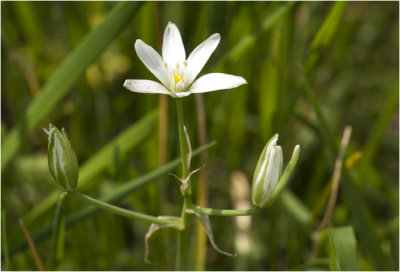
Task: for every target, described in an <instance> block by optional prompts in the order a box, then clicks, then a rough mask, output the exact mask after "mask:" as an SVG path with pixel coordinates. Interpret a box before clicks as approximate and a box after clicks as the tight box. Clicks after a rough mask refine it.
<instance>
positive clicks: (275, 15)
mask: <svg viewBox="0 0 400 272" xmlns="http://www.w3.org/2000/svg"><path fill="white" fill-rule="evenodd" d="M294 4H295V2H288V3H286V4H284V5H280V6H279V7H278V8H276V9H275V10H274V11H272V12H271V13H268V14H267V16H265V17H264V19H263V21H262V23H261V25H260V27H259V28H257V29H255V30H254V31H253V32H252V33H250V34H248V35H247V36H245V37H244V38H243V39H241V40H240V41H239V42H238V43H237V45H236V46H235V47H233V48H232V49H231V50H229V52H228V53H226V54H225V55H224V56H223V57H222V58H221V59H220V60H219V61H218V62H217V63H216V64H215V66H214V67H213V68H211V70H216V69H215V68H218V67H220V66H221V65H223V64H224V63H225V62H227V61H228V60H232V61H234V62H235V61H237V60H238V59H239V58H240V57H241V56H243V54H244V53H245V52H246V51H247V50H249V49H250V48H251V46H253V45H254V44H255V42H256V40H257V37H258V36H259V35H260V34H262V33H264V32H265V31H267V30H269V29H271V27H273V26H274V25H275V24H276V23H277V22H278V21H279V20H280V19H281V18H282V17H283V15H285V14H286V13H287V12H288V11H289V10H290V8H291V7H293V6H294Z"/></svg>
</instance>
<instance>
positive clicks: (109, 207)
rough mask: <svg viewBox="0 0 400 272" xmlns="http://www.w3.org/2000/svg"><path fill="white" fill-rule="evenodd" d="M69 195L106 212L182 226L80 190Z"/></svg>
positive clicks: (173, 221)
mask: <svg viewBox="0 0 400 272" xmlns="http://www.w3.org/2000/svg"><path fill="white" fill-rule="evenodd" d="M68 193H69V194H70V195H72V196H73V197H75V198H77V199H79V200H80V201H82V202H85V203H87V204H90V205H93V206H95V207H97V208H100V209H103V210H106V211H108V212H112V213H115V214H119V215H122V216H125V217H128V218H133V219H139V220H143V221H146V222H149V223H155V224H160V225H175V226H177V227H179V228H181V227H182V224H181V223H180V222H179V221H178V220H170V219H161V218H158V217H155V216H151V215H147V214H143V213H139V212H134V211H130V210H127V209H123V208H120V207H118V206H114V205H111V204H108V203H106V202H103V201H100V200H97V199H94V198H91V197H90V196H87V195H84V194H81V193H80V192H78V191H76V190H74V191H69V192H68Z"/></svg>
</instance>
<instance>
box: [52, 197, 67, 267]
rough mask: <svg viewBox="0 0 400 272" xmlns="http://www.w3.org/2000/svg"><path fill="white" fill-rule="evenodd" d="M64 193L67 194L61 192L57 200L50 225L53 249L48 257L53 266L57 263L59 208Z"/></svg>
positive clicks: (60, 207)
mask: <svg viewBox="0 0 400 272" xmlns="http://www.w3.org/2000/svg"><path fill="white" fill-rule="evenodd" d="M66 195H67V192H63V193H61V195H60V198H59V199H58V202H57V208H56V214H55V215H54V219H53V226H52V235H53V251H52V256H51V258H50V259H49V262H50V263H51V265H53V266H55V265H56V263H57V260H56V252H57V248H58V243H59V239H58V237H59V233H60V222H61V209H62V204H63V201H64V198H65V196H66Z"/></svg>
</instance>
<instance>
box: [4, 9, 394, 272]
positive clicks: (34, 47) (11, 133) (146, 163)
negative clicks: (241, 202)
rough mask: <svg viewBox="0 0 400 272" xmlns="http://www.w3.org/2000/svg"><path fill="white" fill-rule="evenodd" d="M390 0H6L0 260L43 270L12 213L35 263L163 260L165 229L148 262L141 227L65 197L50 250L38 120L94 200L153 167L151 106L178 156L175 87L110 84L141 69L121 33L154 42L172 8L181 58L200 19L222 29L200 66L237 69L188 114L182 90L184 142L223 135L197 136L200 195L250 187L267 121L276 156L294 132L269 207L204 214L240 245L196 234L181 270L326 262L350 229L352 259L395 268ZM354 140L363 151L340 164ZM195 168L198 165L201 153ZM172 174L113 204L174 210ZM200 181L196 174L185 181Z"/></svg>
mask: <svg viewBox="0 0 400 272" xmlns="http://www.w3.org/2000/svg"><path fill="white" fill-rule="evenodd" d="M398 5H399V3H398V2H350V3H345V2H341V3H336V2H292V3H286V2H214V3H212V2H160V3H156V2H143V3H138V2H130V3H123V4H121V3H116V2H84V3H81V2H71V3H67V2H35V3H34V2H2V3H1V40H2V43H1V50H2V58H1V67H2V69H1V78H2V80H1V90H2V96H1V98H2V99H1V113H2V114H1V115H2V118H1V120H2V121H1V135H2V169H1V171H2V180H1V181H2V182H1V188H2V190H1V192H2V193H1V204H2V205H1V207H2V208H1V210H2V232H1V233H2V237H1V238H2V269H6V270H8V269H9V270H37V269H38V268H37V266H36V265H35V262H34V258H33V257H32V251H31V250H30V249H29V247H28V246H27V243H26V240H25V238H24V236H23V232H22V230H21V228H20V225H19V224H18V220H19V219H23V220H24V222H25V226H26V228H27V229H28V231H29V232H30V233H31V235H32V237H33V239H34V240H35V245H36V249H37V252H38V254H39V256H40V257H41V259H42V261H43V263H44V267H45V268H46V269H60V270H168V269H172V268H173V267H174V254H175V248H176V245H175V238H176V237H175V236H176V232H175V231H173V230H162V231H160V232H159V233H156V234H155V235H154V236H152V237H151V239H150V240H149V244H150V255H149V259H150V260H151V261H152V264H146V263H144V261H143V258H144V236H145V233H146V231H147V228H148V224H147V223H143V222H139V221H132V220H130V219H125V218H121V217H119V216H115V215H112V214H108V213H106V212H102V211H100V212H97V213H89V212H88V213H85V211H84V209H82V208H83V205H82V204H81V203H78V202H77V201H76V200H75V199H70V198H69V197H66V198H65V199H64V201H63V205H62V208H61V217H62V218H63V219H61V220H60V222H61V226H64V227H62V228H61V230H60V232H59V233H60V235H58V243H57V247H56V249H55V248H54V247H53V242H54V239H55V237H56V236H55V235H54V234H53V235H52V233H51V225H50V224H51V223H52V222H53V219H54V215H55V211H56V205H55V204H56V202H57V199H58V197H59V195H60V194H61V192H60V191H59V189H58V188H57V187H56V186H55V183H54V182H53V180H52V179H51V176H50V174H49V172H48V168H47V136H46V135H45V133H44V132H43V131H42V129H41V128H42V127H47V126H48V123H49V122H51V123H53V124H54V125H56V126H58V127H60V128H61V127H65V128H66V131H67V132H68V134H69V136H70V138H71V142H72V145H73V147H74V149H75V151H76V154H77V157H78V161H79V164H80V166H81V168H80V190H82V191H85V192H86V193H88V194H89V195H91V196H95V197H109V199H111V198H112V197H111V196H110V194H112V193H113V192H115V191H116V188H120V186H123V185H124V184H127V183H128V182H131V181H135V179H137V178H139V177H142V176H143V175H144V174H146V173H147V172H150V171H153V170H156V169H157V168H158V167H159V166H160V165H159V162H160V159H159V152H160V151H159V149H160V147H159V129H158V127H159V115H160V114H162V116H165V115H166V114H168V125H167V131H163V132H164V133H166V137H167V145H166V147H165V148H166V161H167V162H168V161H171V160H173V159H175V158H177V157H178V156H179V152H178V137H177V135H178V134H177V122H176V113H175V105H174V103H173V102H174V101H173V99H171V98H168V103H169V107H168V108H167V112H165V110H162V111H161V113H159V107H160V106H159V105H160V97H159V96H157V95H144V94H136V93H131V92H129V91H127V90H126V89H124V88H123V87H122V84H123V81H124V80H125V79H128V78H136V79H141V78H145V79H154V77H153V76H152V75H151V73H150V72H149V71H147V69H146V68H145V66H144V65H143V64H142V63H141V61H140V60H139V59H138V57H137V56H136V53H135V52H134V48H133V44H134V42H135V40H136V39H138V38H140V39H142V40H143V41H145V42H146V43H147V44H149V45H151V46H152V47H154V48H156V49H157V50H158V48H159V46H160V36H159V35H160V33H162V31H163V30H164V28H165V26H166V24H167V22H168V21H172V22H174V23H175V24H177V26H178V27H179V29H180V30H181V34H182V37H183V42H184V44H185V47H186V51H187V55H189V53H190V52H191V50H193V49H194V48H195V46H196V45H198V44H199V43H200V42H201V41H203V40H204V39H206V38H207V37H208V36H210V35H211V34H212V33H216V32H218V33H220V34H221V36H222V39H221V43H220V45H219V46H218V48H217V50H216V51H215V52H214V54H213V55H212V57H211V58H210V60H209V61H208V63H207V64H206V67H205V69H204V70H203V72H202V73H203V74H204V73H205V72H211V71H212V72H215V71H218V72H225V73H230V74H235V75H240V76H243V77H244V78H245V79H246V80H247V82H248V84H247V85H245V86H242V87H240V88H237V89H234V90H226V91H219V92H214V93H209V94H204V95H203V97H202V99H203V102H204V117H205V123H204V122H200V123H199V121H198V113H199V111H200V115H201V112H202V111H201V105H200V104H199V101H198V100H199V99H200V100H201V98H199V97H195V96H194V95H192V96H189V97H188V98H184V99H183V100H184V110H185V122H186V125H187V127H188V130H189V134H190V137H191V141H192V146H193V147H194V148H195V147H198V146H200V145H201V144H200V143H199V141H200V138H201V137H200V136H199V133H198V131H199V126H200V127H201V128H202V129H203V130H205V131H206V141H207V142H209V141H211V140H216V141H217V143H218V144H217V145H216V146H214V147H212V148H211V149H209V150H208V154H207V157H208V159H207V166H206V168H205V170H203V171H204V172H203V175H204V176H205V177H206V179H207V180H208V185H209V186H208V206H210V207H214V208H232V207H235V205H236V204H237V203H236V202H235V201H236V200H235V199H236V198H235V197H231V192H232V195H233V192H234V191H235V190H239V192H242V195H243V196H242V198H244V199H246V190H247V189H248V187H249V186H251V184H250V182H251V180H252V175H253V170H254V168H255V165H256V162H257V160H258V156H259V154H260V152H261V150H262V148H263V147H264V144H265V143H266V141H267V140H268V139H269V138H270V137H271V136H272V135H273V134H275V133H279V134H280V139H279V143H280V144H281V145H282V147H283V152H284V158H286V161H287V160H288V158H289V156H290V155H291V152H292V150H293V147H294V146H295V145H296V144H300V145H301V155H300V159H299V163H298V165H297V167H296V171H295V175H294V177H293V178H292V180H291V182H290V183H289V187H290V188H289V190H287V191H286V192H285V193H284V194H283V195H282V197H281V198H280V200H279V201H278V202H277V203H276V204H275V205H274V206H272V207H271V208H269V209H267V210H263V211H262V212H261V213H259V214H257V215H255V216H253V217H251V219H246V220H247V221H246V222H245V223H243V222H242V223H240V222H239V221H238V220H235V219H233V218H226V217H219V218H211V223H212V225H213V230H214V234H215V238H216V242H217V244H218V245H219V246H220V247H221V248H222V249H224V250H228V251H230V252H238V253H239V256H238V257H236V258H230V257H226V256H224V255H221V254H219V253H217V252H216V251H215V250H213V249H212V248H211V247H210V245H209V243H207V252H206V255H205V261H201V260H200V261H199V260H198V259H199V258H200V257H198V256H199V255H200V252H199V251H198V249H197V248H198V247H192V248H191V249H190V254H191V258H192V259H191V260H190V262H191V263H192V264H193V266H192V267H193V269H194V268H197V269H207V270H239V269H240V270H309V269H319V270H329V269H334V268H335V266H333V265H332V262H334V261H332V259H330V258H333V259H334V260H339V263H340V262H341V260H343V259H341V258H343V257H341V256H340V252H338V250H336V254H335V253H334V251H335V250H332V248H330V247H329V245H332V244H334V245H337V244H335V243H339V244H340V243H344V244H346V243H349V241H350V242H351V245H352V246H354V245H355V249H354V252H353V253H355V254H353V255H354V256H352V258H353V260H351V261H354V263H355V264H350V266H349V267H350V268H352V269H355V270H356V269H360V270H398V269H399V259H398V257H399V245H398V241H399V236H398V235H399V233H398V231H399V226H398V224H399V218H398V215H399V193H398V192H399V187H398V179H399V176H398V175H399V155H398V154H399V153H398V152H399V151H398V150H399V133H398V132H399V127H398V124H399V118H398V117H399V112H398V100H399V97H398V95H399V88H398V75H399V62H398V61H399V55H398V53H399V44H398V41H399V36H398V34H399V28H398V26H399V6H398ZM346 125H350V126H351V127H352V128H353V133H352V137H351V140H350V144H349V146H348V147H347V149H346V153H345V156H344V159H345V160H347V162H348V164H347V166H345V167H344V169H343V172H342V177H341V183H340V187H339V194H338V199H337V204H336V208H335V211H334V214H333V218H332V220H331V224H330V226H329V230H328V231H327V232H326V235H329V239H331V240H329V239H325V240H324V239H323V237H321V243H320V249H319V250H318V252H317V253H315V252H313V237H314V234H315V231H316V230H317V228H318V226H319V223H320V221H321V219H322V217H323V213H324V211H325V206H326V202H327V198H328V195H329V184H330V179H331V177H332V173H333V168H334V163H335V159H336V156H337V152H338V147H339V142H340V138H341V136H342V133H343V130H344V127H345V126H346ZM161 148H162V147H161ZM356 152H362V157H361V158H359V159H358V160H357V161H354V163H351V158H355V157H354V154H356ZM358 154H359V153H358ZM349 158H350V160H348V159H349ZM192 165H193V168H196V167H197V166H200V165H201V162H200V160H199V159H198V158H196V159H194V160H193V163H192ZM173 171H175V170H173V169H170V170H168V169H167V170H166V171H164V172H163V173H161V174H163V175H161V174H158V175H155V176H152V177H150V178H149V180H148V181H146V182H147V183H148V184H147V185H146V186H142V187H141V188H140V190H137V191H136V187H134V188H133V187H132V188H133V189H131V190H130V191H129V193H126V192H127V191H125V195H123V196H122V194H121V195H119V197H115V198H114V199H113V201H114V202H116V203H117V204H118V205H121V206H124V207H128V208H131V209H134V210H137V211H142V212H146V213H149V214H153V215H158V214H171V215H177V214H179V210H180V203H181V196H180V193H179V186H178V185H177V182H176V180H174V178H173V177H171V176H169V175H167V174H166V173H167V172H173ZM198 178H199V176H198V175H195V176H194V177H193V180H192V182H193V184H194V189H195V192H194V195H196V190H197V188H198V186H199V184H198V183H199V181H198ZM203 179H204V177H203ZM238 180H239V181H238ZM153 181H154V182H153ZM235 184H236V185H235ZM237 184H240V185H237ZM134 186H136V185H134ZM235 186H236V187H235ZM238 186H239V187H238ZM138 187H139V186H138ZM238 188H239V189H238ZM133 191H135V192H133ZM110 201H111V200H110ZM77 211H78V213H77ZM79 212H81V215H79ZM79 216H80V217H79ZM193 222H194V221H193ZM243 224H244V225H245V227H243ZM246 224H247V225H246ZM249 224H251V226H250V227H249V226H248V225H249ZM246 226H247V227H246ZM340 227H344V228H340ZM63 228H64V230H63ZM338 237H339V238H338ZM342 240H343V241H342ZM329 241H331V242H329ZM332 241H333V242H332ZM198 243H199V241H197V240H193V244H194V245H197V244H198ZM200 243H201V242H200ZM325 244H326V245H325ZM195 248H196V249H195ZM200 248H201V247H200ZM337 248H340V247H339V246H337V247H336V249H337ZM345 255H346V254H345ZM347 255H349V254H347ZM350 255H351V254H350ZM332 256H333V257H332ZM335 258H336V259H335ZM195 262H196V267H194V263H195ZM198 262H200V264H198ZM340 267H341V268H342V269H343V268H344V267H345V266H339V269H340ZM336 268H337V267H336Z"/></svg>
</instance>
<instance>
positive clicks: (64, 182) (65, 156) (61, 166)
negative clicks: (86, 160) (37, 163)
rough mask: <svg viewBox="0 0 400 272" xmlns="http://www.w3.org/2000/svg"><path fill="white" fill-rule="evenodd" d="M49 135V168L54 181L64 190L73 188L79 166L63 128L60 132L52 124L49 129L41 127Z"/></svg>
mask: <svg viewBox="0 0 400 272" xmlns="http://www.w3.org/2000/svg"><path fill="white" fill-rule="evenodd" d="M43 130H44V131H45V132H46V134H47V135H48V136H49V146H48V160H49V170H50V173H51V175H52V176H53V178H54V179H55V181H56V183H57V184H58V185H59V186H60V187H61V188H62V189H64V190H67V191H70V190H75V189H76V187H77V185H78V176H79V168H78V161H77V159H76V155H75V152H74V150H73V149H72V147H71V145H70V143H69V141H68V137H67V134H66V133H65V130H64V128H63V129H62V132H60V130H59V129H58V128H56V127H55V126H53V125H52V124H50V125H49V130H46V129H43Z"/></svg>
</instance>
